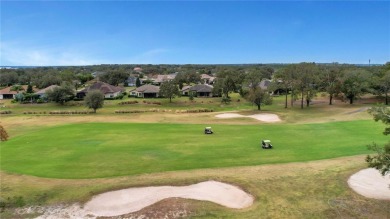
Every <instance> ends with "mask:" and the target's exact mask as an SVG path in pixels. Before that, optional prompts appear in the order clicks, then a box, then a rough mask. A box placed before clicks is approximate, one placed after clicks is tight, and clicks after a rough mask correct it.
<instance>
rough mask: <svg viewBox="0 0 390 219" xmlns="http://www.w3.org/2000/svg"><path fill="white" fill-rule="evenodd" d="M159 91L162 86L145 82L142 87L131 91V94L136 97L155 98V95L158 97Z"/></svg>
mask: <svg viewBox="0 0 390 219" xmlns="http://www.w3.org/2000/svg"><path fill="white" fill-rule="evenodd" d="M159 92H160V87H158V86H155V85H151V84H145V85H142V86H141V87H138V88H136V89H134V90H132V91H130V95H131V96H135V97H142V98H153V97H158V93H159Z"/></svg>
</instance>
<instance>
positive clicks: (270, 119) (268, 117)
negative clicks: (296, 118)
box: [215, 113, 281, 122]
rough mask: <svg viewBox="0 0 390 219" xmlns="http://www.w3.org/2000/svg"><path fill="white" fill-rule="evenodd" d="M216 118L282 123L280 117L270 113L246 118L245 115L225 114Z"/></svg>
mask: <svg viewBox="0 0 390 219" xmlns="http://www.w3.org/2000/svg"><path fill="white" fill-rule="evenodd" d="M215 117H217V118H221V119H226V118H240V117H249V118H253V119H257V120H260V121H263V122H280V121H281V120H280V118H279V116H278V115H275V114H270V113H261V114H254V115H250V116H244V115H240V114H238V113H223V114H218V115H216V116H215Z"/></svg>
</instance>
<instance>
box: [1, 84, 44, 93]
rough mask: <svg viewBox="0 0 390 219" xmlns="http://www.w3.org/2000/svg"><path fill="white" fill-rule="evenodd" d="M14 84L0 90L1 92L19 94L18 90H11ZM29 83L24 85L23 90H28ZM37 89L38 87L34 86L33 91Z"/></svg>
mask: <svg viewBox="0 0 390 219" xmlns="http://www.w3.org/2000/svg"><path fill="white" fill-rule="evenodd" d="M12 87H13V86H9V87H6V88H3V89H1V90H0V94H17V93H18V91H11V89H12ZM27 87H28V85H22V91H27ZM34 90H36V88H34V87H33V91H34Z"/></svg>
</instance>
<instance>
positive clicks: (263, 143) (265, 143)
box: [261, 140, 272, 149]
mask: <svg viewBox="0 0 390 219" xmlns="http://www.w3.org/2000/svg"><path fill="white" fill-rule="evenodd" d="M261 147H262V148H263V149H272V144H271V141H270V140H262V141H261Z"/></svg>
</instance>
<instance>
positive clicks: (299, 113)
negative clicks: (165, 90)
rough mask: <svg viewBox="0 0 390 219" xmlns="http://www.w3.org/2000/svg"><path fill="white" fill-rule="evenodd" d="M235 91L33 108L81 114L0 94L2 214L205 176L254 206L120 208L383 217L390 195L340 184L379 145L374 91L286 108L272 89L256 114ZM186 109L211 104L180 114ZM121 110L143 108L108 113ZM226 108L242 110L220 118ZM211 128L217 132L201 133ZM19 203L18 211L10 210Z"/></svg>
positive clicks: (175, 202) (155, 213)
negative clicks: (228, 96)
mask: <svg viewBox="0 0 390 219" xmlns="http://www.w3.org/2000/svg"><path fill="white" fill-rule="evenodd" d="M238 98H239V97H238V96H233V97H232V100H233V101H232V102H231V103H230V104H226V105H223V104H222V105H221V104H220V102H218V101H216V99H215V98H213V101H210V100H211V99H210V100H209V99H202V98H197V99H196V100H195V101H194V102H192V103H191V102H188V101H187V99H185V98H177V99H175V100H174V101H173V103H169V102H168V100H164V99H158V100H155V101H160V102H161V103H162V104H161V105H160V106H152V105H147V104H142V103H139V104H136V105H134V106H121V105H118V101H116V100H113V101H106V103H105V107H104V108H103V109H101V110H98V112H97V113H96V114H86V115H79V114H76V115H51V114H42V113H38V112H42V111H50V110H52V109H57V110H63V111H65V110H70V109H73V110H79V111H80V110H85V109H83V108H82V107H81V106H71V105H64V106H58V105H57V106H56V105H55V104H54V103H53V104H52V103H47V104H41V105H34V106H30V107H29V106H27V105H19V104H11V103H9V102H5V101H4V105H5V106H6V110H11V111H12V112H13V113H11V114H7V115H2V116H1V118H2V119H1V124H2V125H3V126H4V127H5V128H6V129H7V131H8V134H9V136H10V138H9V140H8V141H5V142H2V143H1V145H0V147H1V148H0V150H1V172H0V173H1V191H2V193H1V201H2V203H4V205H5V206H8V207H6V208H3V211H2V213H1V216H2V218H15V217H22V218H24V217H36V216H39V215H45V214H46V213H47V212H54V211H58V209H67V210H66V211H65V212H66V213H64V215H59V214H56V217H66V215H71V213H73V214H75V212H76V210H69V206H72V205H73V204H75V203H76V204H77V205H81V206H82V205H83V203H86V202H87V201H89V200H90V199H91V198H92V197H93V196H95V195H97V194H101V193H104V192H107V191H115V190H118V189H126V188H133V187H145V186H168V185H169V186H189V185H192V184H196V183H201V182H205V181H208V180H215V181H219V182H224V183H228V184H231V185H234V186H237V187H238V188H241V189H242V190H243V191H245V192H246V193H248V194H250V195H251V196H252V197H253V199H254V201H253V204H252V205H251V206H250V207H245V208H243V209H229V208H226V207H224V206H221V205H219V204H216V203H213V202H208V201H200V200H192V199H182V198H175V197H172V198H165V199H162V200H160V201H158V202H156V203H154V204H152V205H150V206H147V207H145V208H142V209H141V210H139V211H136V212H132V213H128V214H125V215H122V216H123V217H134V218H136V217H137V216H142V215H143V216H146V217H150V218H161V217H165V216H167V217H168V218H178V217H191V218H313V217H314V218H329V217H353V218H367V217H369V218H371V216H372V215H376V218H386V217H388V216H389V214H390V212H389V210H388V209H390V208H389V206H390V202H389V201H385V200H375V199H370V198H365V197H363V196H361V195H359V194H357V193H355V192H354V191H353V190H351V189H350V188H349V187H348V184H347V180H348V178H349V176H351V175H352V174H354V173H355V172H357V171H359V170H361V169H364V168H366V166H367V164H366V163H365V161H364V158H365V156H366V155H367V154H370V153H372V151H370V150H368V149H367V147H366V146H367V145H368V144H371V143H372V142H376V143H378V144H384V143H386V142H387V137H386V136H385V135H383V134H382V132H383V130H384V128H385V125H383V124H382V123H380V122H375V121H374V120H373V119H372V116H371V115H369V114H368V112H367V109H368V107H369V106H371V105H372V104H367V103H365V101H368V102H370V98H371V97H367V99H362V100H361V101H360V102H357V103H356V104H354V105H349V104H346V103H343V102H336V103H335V104H334V105H332V106H330V105H327V104H326V103H325V101H324V102H322V100H321V98H318V99H317V101H318V104H314V105H312V106H310V107H309V108H305V109H302V110H301V109H299V108H298V107H296V108H288V109H284V108H283V99H282V97H276V98H274V104H273V105H271V106H266V107H264V108H263V109H262V111H258V110H255V107H254V106H252V105H251V104H250V103H247V102H246V101H240V102H238V101H235V100H236V99H238ZM191 104H192V105H191ZM191 108H195V109H196V108H199V109H200V108H201V109H210V112H203V113H178V112H180V111H179V110H183V109H191ZM128 109H138V110H143V111H144V112H143V113H130V114H117V113H115V111H116V110H128ZM151 109H153V110H151ZM156 109H158V110H156ZM26 111H29V112H36V114H33V113H30V114H27V113H24V112H26ZM231 112H234V113H237V114H240V115H243V116H242V117H239V118H218V116H217V115H223V114H224V113H231ZM262 113H267V114H273V115H277V116H278V117H279V118H280V119H281V120H280V121H279V122H272V123H268V122H264V121H259V120H256V119H254V118H251V117H249V116H250V115H258V114H262ZM244 116H245V117H244ZM219 117H220V116H219ZM208 126H211V127H212V129H213V131H214V133H213V134H210V135H205V134H204V128H205V127H208ZM264 139H268V140H271V142H272V145H273V149H268V150H264V149H262V148H261V140H264ZM26 206H30V207H29V208H28V209H30V210H26V209H27V208H26ZM34 206H43V207H41V208H37V207H34ZM15 208H17V209H19V211H17V212H18V213H16V212H15V211H14V210H12V209H15ZM34 209H35V210H34ZM37 209H38V210H37ZM39 209H40V210H39ZM42 209H44V210H42ZM80 209H81V208H80ZM69 212H71V213H69ZM43 218H45V217H43ZM47 218H50V217H47Z"/></svg>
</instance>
